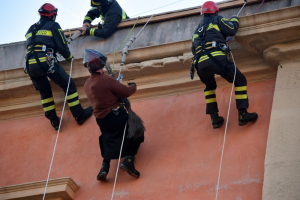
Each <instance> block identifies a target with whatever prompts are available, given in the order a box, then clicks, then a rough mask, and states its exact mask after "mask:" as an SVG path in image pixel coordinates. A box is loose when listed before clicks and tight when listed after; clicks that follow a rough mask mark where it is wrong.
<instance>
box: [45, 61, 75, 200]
mask: <svg viewBox="0 0 300 200" xmlns="http://www.w3.org/2000/svg"><path fill="white" fill-rule="evenodd" d="M72 66H73V58H72V60H71V67H70V75H69V81H68V87H67V90H66V95H65V100H64V105H63V109H62V112H61V117H60V121H59V127H58V130H57V135H56V140H55V145H54V150H53V153H52V159H51V163H50V167H49V172H48V177H47V181H46V186H45V191H44V195H43V200H44V199H45V196H46V192H47V187H48V182H49V177H50V173H51V169H52V164H53V160H54V155H55V150H56V145H57V141H58V136H59V132H60V126H61V122H62V119H63V116H64V110H65V105H66V100H67V96H68V92H69V86H70V80H71V75H72Z"/></svg>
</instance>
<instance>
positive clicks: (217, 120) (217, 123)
mask: <svg viewBox="0 0 300 200" xmlns="http://www.w3.org/2000/svg"><path fill="white" fill-rule="evenodd" d="M210 117H211V123H212V125H213V128H214V129H216V128H220V127H221V126H222V125H223V123H224V118H223V117H219V114H218V113H217V112H216V113H214V114H210Z"/></svg>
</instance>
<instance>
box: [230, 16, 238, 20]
mask: <svg viewBox="0 0 300 200" xmlns="http://www.w3.org/2000/svg"><path fill="white" fill-rule="evenodd" d="M232 18H237V19H239V16H237V15H232V17H231V18H230V19H232Z"/></svg>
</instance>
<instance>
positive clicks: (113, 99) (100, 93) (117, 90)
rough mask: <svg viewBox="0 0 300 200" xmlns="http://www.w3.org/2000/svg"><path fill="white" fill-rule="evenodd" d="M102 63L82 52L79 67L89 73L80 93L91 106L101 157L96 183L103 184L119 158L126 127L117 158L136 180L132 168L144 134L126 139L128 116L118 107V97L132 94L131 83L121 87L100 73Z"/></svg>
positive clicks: (90, 52) (93, 54)
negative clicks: (81, 60) (98, 130)
mask: <svg viewBox="0 0 300 200" xmlns="http://www.w3.org/2000/svg"><path fill="white" fill-rule="evenodd" d="M106 60H107V58H106V56H105V55H103V54H101V53H99V52H97V51H94V50H91V49H86V50H85V52H84V58H83V64H84V66H85V67H86V68H87V69H88V70H89V72H90V73H91V76H90V77H89V78H88V79H87V81H86V82H85V84H84V91H85V93H86V96H87V98H88V100H89V102H90V103H91V105H92V106H93V109H94V116H95V118H96V121H97V124H98V126H99V127H100V130H101V135H100V137H99V145H100V150H101V155H102V157H103V158H104V159H103V163H102V167H101V170H100V172H99V174H98V175H97V180H99V181H105V179H106V176H107V174H108V172H109V168H110V160H111V159H118V158H119V154H120V147H121V144H122V139H123V134H124V129H125V126H126V125H127V126H126V132H125V138H124V143H123V148H122V153H121V157H125V159H124V161H123V162H122V164H121V166H120V168H121V169H123V170H125V171H127V172H128V174H129V175H131V176H134V177H136V178H138V177H139V176H140V173H139V172H138V171H137V170H136V169H135V166H134V161H135V155H136V154H137V152H138V149H139V147H140V144H141V143H142V142H144V132H143V131H142V133H141V134H139V136H138V137H131V138H130V137H128V134H129V133H128V123H127V121H128V113H127V111H126V110H125V108H124V106H123V105H122V104H121V97H129V96H131V95H132V94H134V93H135V91H136V84H135V83H133V82H132V83H128V85H129V86H125V85H123V84H121V83H119V82H118V81H117V80H116V79H115V78H113V77H112V76H109V75H106V74H104V71H103V69H102V68H103V67H104V66H105V65H106Z"/></svg>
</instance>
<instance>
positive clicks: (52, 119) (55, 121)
mask: <svg viewBox="0 0 300 200" xmlns="http://www.w3.org/2000/svg"><path fill="white" fill-rule="evenodd" d="M45 116H46V117H47V118H48V119H49V120H50V123H51V125H52V126H53V128H54V129H55V130H58V128H59V121H60V120H59V117H57V115H56V111H55V110H51V111H47V112H45Z"/></svg>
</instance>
